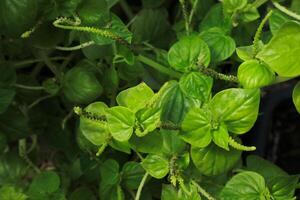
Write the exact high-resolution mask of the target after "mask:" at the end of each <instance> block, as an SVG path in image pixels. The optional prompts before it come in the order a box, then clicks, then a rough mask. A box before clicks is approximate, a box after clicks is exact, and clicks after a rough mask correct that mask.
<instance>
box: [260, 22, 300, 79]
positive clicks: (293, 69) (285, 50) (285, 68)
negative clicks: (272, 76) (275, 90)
mask: <svg viewBox="0 0 300 200" xmlns="http://www.w3.org/2000/svg"><path fill="white" fill-rule="evenodd" d="M299 43H300V24H299V23H297V22H287V23H285V24H284V25H283V26H282V27H281V28H280V29H279V30H278V31H277V33H276V34H275V35H274V37H273V38H272V39H271V41H270V42H269V43H268V44H267V45H266V46H265V47H264V48H263V49H262V50H261V51H260V52H259V53H258V55H257V57H258V58H259V59H261V60H263V61H264V62H265V63H267V64H268V65H269V66H270V67H271V68H272V69H273V70H274V71H275V72H276V73H277V74H278V75H279V76H283V77H296V76H299V75H300V68H299V65H300V57H299V56H298V55H299V54H300V47H299V45H297V44H299Z"/></svg>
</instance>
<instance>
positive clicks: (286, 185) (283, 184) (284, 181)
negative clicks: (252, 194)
mask: <svg viewBox="0 0 300 200" xmlns="http://www.w3.org/2000/svg"><path fill="white" fill-rule="evenodd" d="M298 182H299V176H298V175H297V176H276V177H272V178H271V179H270V180H267V185H268V186H269V188H270V192H271V194H272V196H273V197H274V199H276V200H292V199H295V198H296V197H295V196H294V195H295V190H296V189H297V188H298V186H297V185H298Z"/></svg>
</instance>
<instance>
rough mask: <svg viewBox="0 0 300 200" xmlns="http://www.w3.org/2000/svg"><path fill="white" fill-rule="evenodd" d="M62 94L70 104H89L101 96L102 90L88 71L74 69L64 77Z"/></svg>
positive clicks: (93, 75) (85, 69) (80, 68)
mask: <svg viewBox="0 0 300 200" xmlns="http://www.w3.org/2000/svg"><path fill="white" fill-rule="evenodd" d="M63 92H64V94H65V96H66V97H67V99H68V100H69V101H71V102H74V103H90V102H92V101H94V100H95V99H97V98H98V97H99V96H100V95H101V94H102V92H103V88H102V86H101V84H100V83H99V81H98V80H97V78H96V76H95V74H94V73H93V72H92V71H91V70H90V69H87V68H83V67H74V68H72V69H70V70H69V71H68V72H67V73H66V75H65V77H64V82H63Z"/></svg>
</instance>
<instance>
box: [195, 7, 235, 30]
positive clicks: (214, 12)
mask: <svg viewBox="0 0 300 200" xmlns="http://www.w3.org/2000/svg"><path fill="white" fill-rule="evenodd" d="M205 3H206V2H205ZM215 27H217V28H220V29H221V30H222V31H224V33H228V32H230V30H231V29H232V25H231V19H230V17H229V16H227V15H224V12H223V6H222V4H221V3H219V4H216V5H214V6H213V7H212V8H211V9H210V10H209V11H208V13H207V14H206V16H205V17H204V19H203V20H202V21H201V24H200V27H199V31H201V32H203V31H207V30H209V29H211V28H215Z"/></svg>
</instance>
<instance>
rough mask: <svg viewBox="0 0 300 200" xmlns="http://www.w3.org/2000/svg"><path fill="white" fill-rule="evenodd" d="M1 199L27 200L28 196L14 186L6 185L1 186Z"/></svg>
mask: <svg viewBox="0 0 300 200" xmlns="http://www.w3.org/2000/svg"><path fill="white" fill-rule="evenodd" d="M0 199H2V200H26V199H27V196H26V195H25V194H24V193H23V192H22V191H21V190H20V189H17V188H14V187H13V186H9V185H5V186H3V187H1V188H0Z"/></svg>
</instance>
